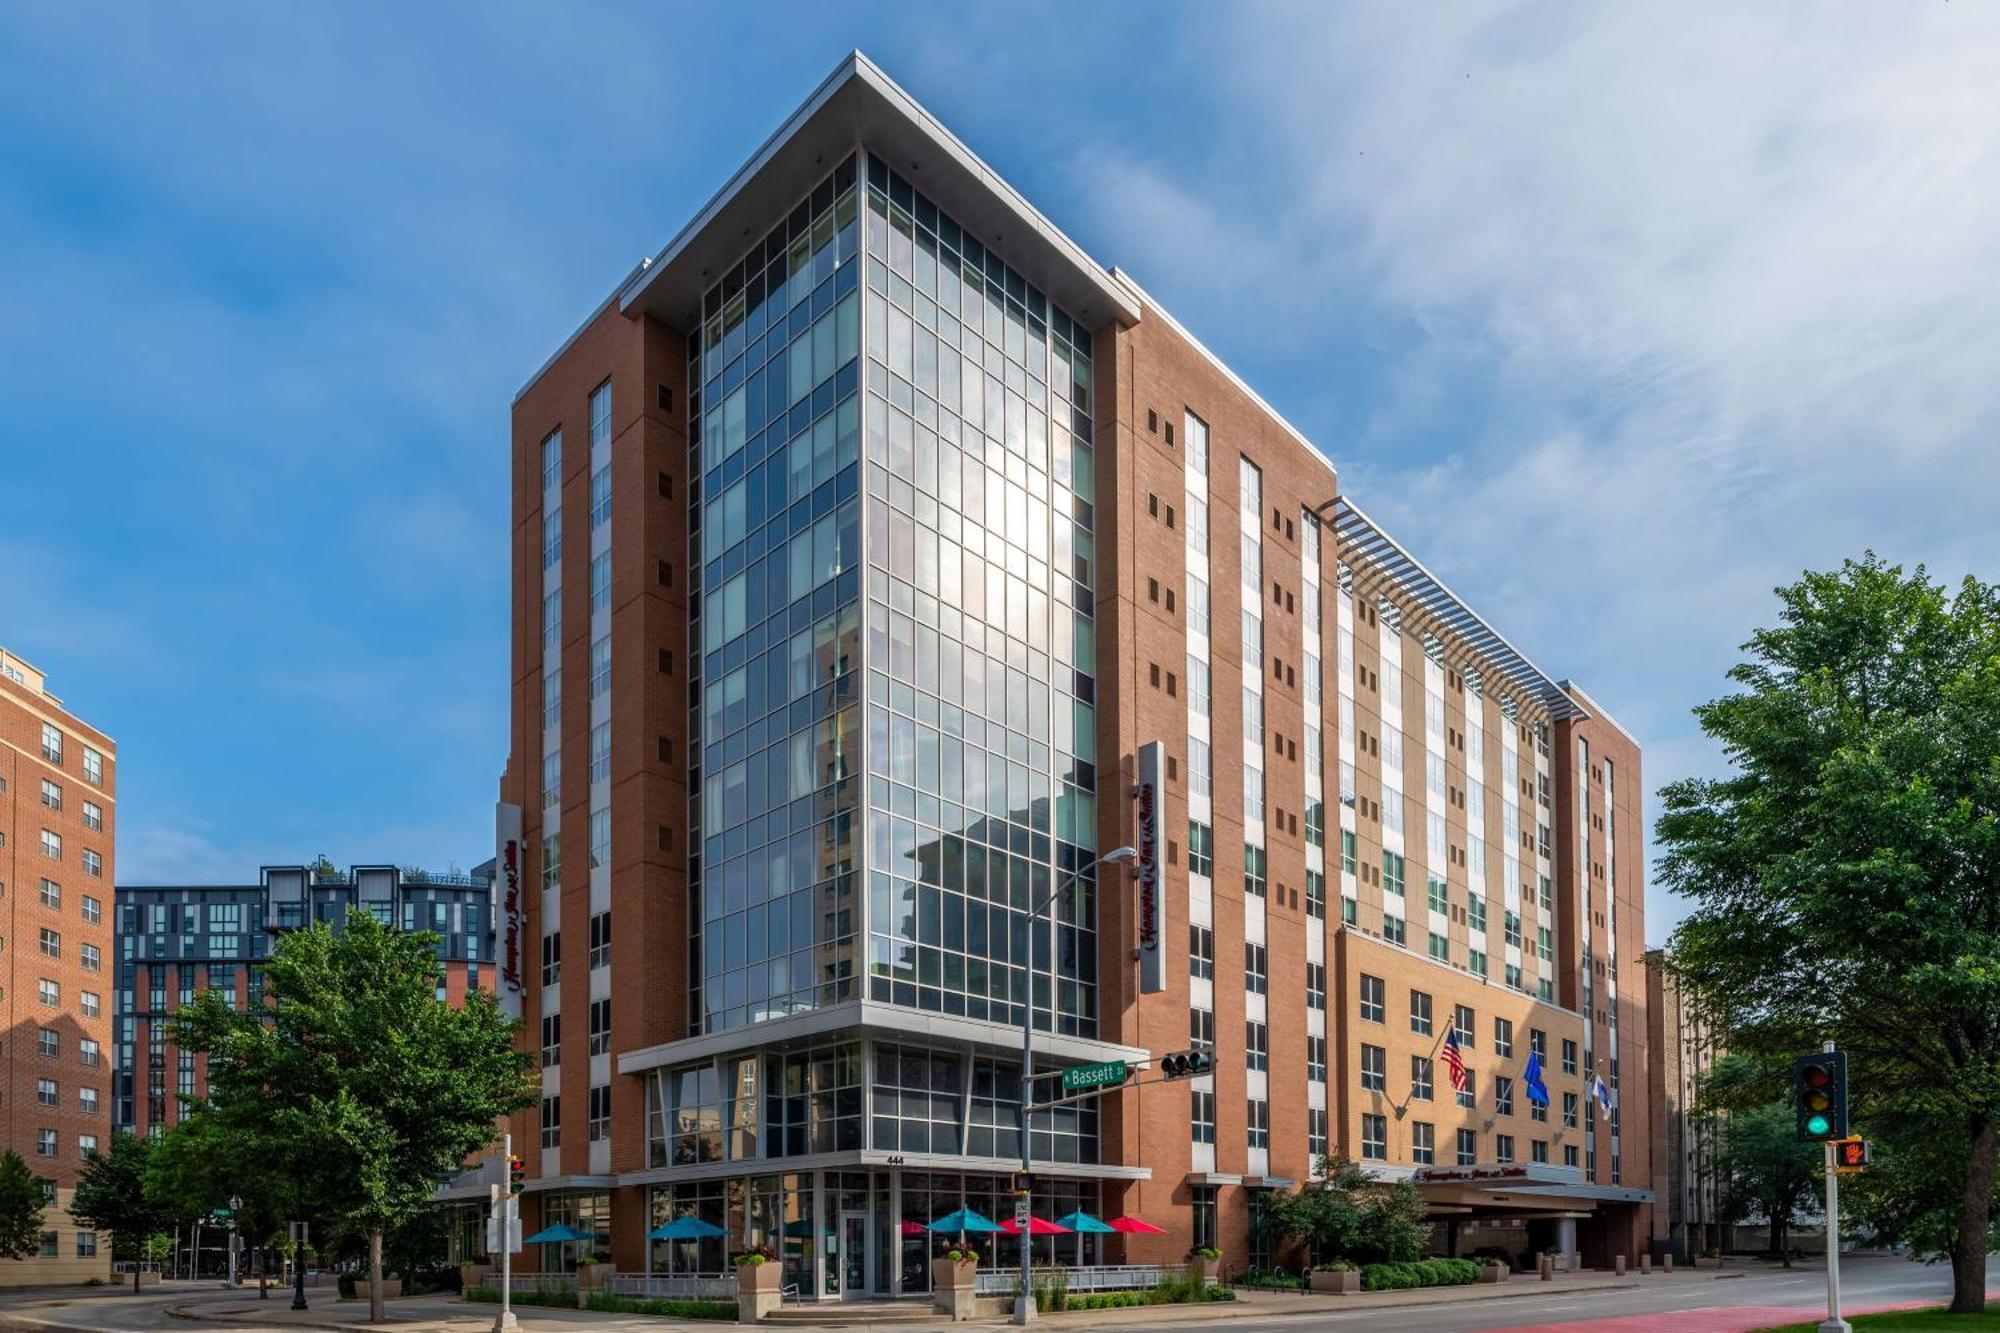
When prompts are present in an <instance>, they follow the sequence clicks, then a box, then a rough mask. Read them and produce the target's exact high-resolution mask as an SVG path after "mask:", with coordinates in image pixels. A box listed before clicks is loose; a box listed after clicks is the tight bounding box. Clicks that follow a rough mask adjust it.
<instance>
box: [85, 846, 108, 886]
mask: <svg viewBox="0 0 2000 1333" xmlns="http://www.w3.org/2000/svg"><path fill="white" fill-rule="evenodd" d="M83 873H84V874H86V875H89V876H90V877H91V878H93V879H102V878H104V857H103V856H102V855H100V854H99V853H97V852H93V851H91V850H90V848H88V847H86V848H84V849H83Z"/></svg>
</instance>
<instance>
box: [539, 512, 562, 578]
mask: <svg viewBox="0 0 2000 1333" xmlns="http://www.w3.org/2000/svg"><path fill="white" fill-rule="evenodd" d="M561 563H562V510H560V509H551V510H549V511H547V512H546V513H544V514H543V515H542V568H543V569H554V568H555V567H556V566H557V565H559V564H561Z"/></svg>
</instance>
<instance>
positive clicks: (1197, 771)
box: [1188, 738, 1215, 796]
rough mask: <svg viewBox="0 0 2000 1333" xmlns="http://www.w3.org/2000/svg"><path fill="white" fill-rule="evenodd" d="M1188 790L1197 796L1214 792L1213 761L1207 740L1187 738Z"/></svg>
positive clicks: (1209, 794)
mask: <svg viewBox="0 0 2000 1333" xmlns="http://www.w3.org/2000/svg"><path fill="white" fill-rule="evenodd" d="M1188 790H1189V791H1191V792H1193V793H1194V794H1195V795H1197V796H1211V795H1213V794H1214V792H1215V762H1214V759H1213V756H1212V755H1211V754H1210V752H1209V748H1208V742H1207V741H1198V740H1194V739H1193V738H1190V739H1189V740H1188Z"/></svg>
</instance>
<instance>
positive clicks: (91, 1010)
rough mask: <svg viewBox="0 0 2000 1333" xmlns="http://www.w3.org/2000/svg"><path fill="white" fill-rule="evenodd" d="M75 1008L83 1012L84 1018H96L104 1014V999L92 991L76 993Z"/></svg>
mask: <svg viewBox="0 0 2000 1333" xmlns="http://www.w3.org/2000/svg"><path fill="white" fill-rule="evenodd" d="M77 1007H78V1008H80V1009H82V1010H83V1016H84V1017H85V1018H96V1017H97V1016H98V1015H100V1014H102V1013H103V1012H104V997H103V996H101V995H99V994H98V993H97V992H96V991H94V990H87V991H78V992H77Z"/></svg>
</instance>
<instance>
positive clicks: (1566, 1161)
mask: <svg viewBox="0 0 2000 1333" xmlns="http://www.w3.org/2000/svg"><path fill="white" fill-rule="evenodd" d="M1563 1165H1564V1166H1566V1167H1568V1168H1569V1169H1570V1170H1572V1171H1574V1170H1575V1169H1576V1145H1575V1144H1574V1143H1569V1144H1564V1145H1563Z"/></svg>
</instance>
